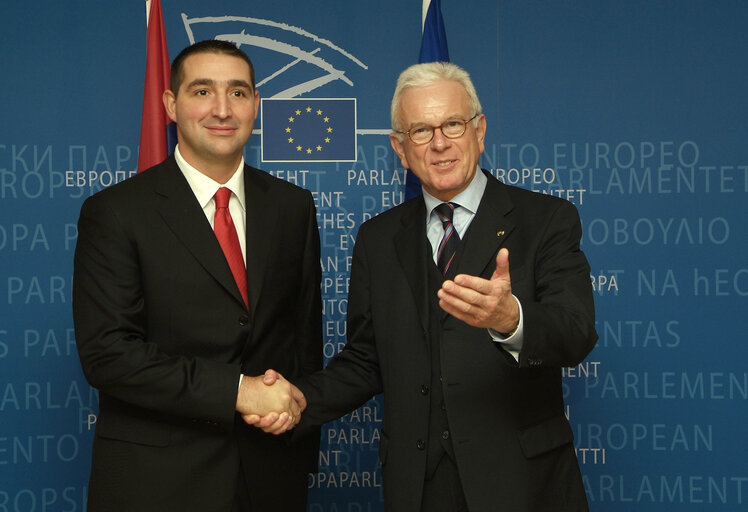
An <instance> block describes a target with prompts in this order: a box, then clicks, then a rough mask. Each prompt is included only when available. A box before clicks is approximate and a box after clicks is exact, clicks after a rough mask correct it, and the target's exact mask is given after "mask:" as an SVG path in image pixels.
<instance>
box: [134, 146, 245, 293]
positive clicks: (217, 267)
mask: <svg viewBox="0 0 748 512" xmlns="http://www.w3.org/2000/svg"><path fill="white" fill-rule="evenodd" d="M156 170H158V172H159V178H158V184H157V190H156V193H157V194H158V195H159V196H161V197H162V198H163V200H162V201H161V202H160V205H159V213H160V214H161V216H162V218H163V219H164V221H165V222H166V223H167V224H168V225H169V227H170V228H171V229H172V231H174V233H175V234H176V236H177V237H178V238H179V239H180V240H181V241H182V243H183V244H184V246H185V248H186V249H187V250H188V251H189V252H190V253H191V254H192V255H193V256H194V257H195V259H197V260H198V261H199V262H200V264H201V265H202V266H203V268H205V270H206V271H207V272H208V273H209V274H211V275H212V276H213V277H214V278H215V279H216V281H218V283H219V284H220V285H221V286H223V287H224V288H226V290H228V291H229V292H230V293H231V294H232V295H233V296H234V297H235V299H236V300H238V301H239V302H240V303H241V304H244V300H243V299H242V297H241V294H240V293H239V288H237V286H236V282H235V281H234V277H233V275H232V274H231V269H230V268H229V265H228V263H227V262H226V258H225V256H224V255H223V251H222V250H221V246H220V245H219V244H218V240H217V239H216V237H215V234H214V233H213V230H212V229H211V228H210V223H209V222H208V219H207V218H206V217H205V213H204V212H203V210H202V208H201V207H200V205H199V204H198V202H197V199H196V198H195V194H193V192H192V189H191V188H190V185H189V184H188V183H187V180H186V179H185V178H184V175H183V174H182V172H181V171H180V170H179V167H178V166H177V163H176V161H175V160H174V157H173V156H171V157H169V159H167V160H166V161H165V162H164V163H163V164H162V165H161V166H160V167H158V168H157V169H153V170H152V171H149V172H153V171H156Z"/></svg>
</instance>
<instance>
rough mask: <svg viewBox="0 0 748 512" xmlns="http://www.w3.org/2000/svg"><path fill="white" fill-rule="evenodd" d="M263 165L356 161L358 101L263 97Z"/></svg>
mask: <svg viewBox="0 0 748 512" xmlns="http://www.w3.org/2000/svg"><path fill="white" fill-rule="evenodd" d="M261 105H262V111H261V116H260V124H261V128H262V161H263V162H355V161H356V99H355V98H332V99H331V98H325V99H323V98H286V99H280V98H278V99H276V98H263V99H262V100H261Z"/></svg>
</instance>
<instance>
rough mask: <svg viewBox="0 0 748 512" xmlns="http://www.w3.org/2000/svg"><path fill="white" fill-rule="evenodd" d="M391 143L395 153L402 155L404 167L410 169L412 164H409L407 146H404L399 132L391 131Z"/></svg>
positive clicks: (401, 160)
mask: <svg viewBox="0 0 748 512" xmlns="http://www.w3.org/2000/svg"><path fill="white" fill-rule="evenodd" d="M390 144H391V145H392V149H394V150H395V153H397V156H399V157H400V163H402V164H403V167H404V168H405V169H410V166H408V159H407V158H406V157H405V148H404V147H403V143H402V141H401V140H400V139H398V134H397V133H390Z"/></svg>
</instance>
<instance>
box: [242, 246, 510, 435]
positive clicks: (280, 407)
mask: <svg viewBox="0 0 748 512" xmlns="http://www.w3.org/2000/svg"><path fill="white" fill-rule="evenodd" d="M438 296H439V306H440V307H441V308H442V309H443V310H444V311H446V312H447V313H449V314H451V315H452V316H454V317H455V318H458V319H459V320H462V321H463V322H465V323H467V324H469V325H472V326H473V327H482V328H489V329H493V330H494V331H496V332H512V331H513V330H514V329H516V327H517V324H518V322H519V306H518V305H517V302H516V301H515V300H514V298H513V297H512V286H511V278H510V275H509V251H507V250H506V249H501V250H500V251H499V253H498V254H497V256H496V269H495V270H494V273H493V275H492V276H491V278H490V279H482V278H479V277H475V276H469V275H465V274H460V275H458V276H456V277H455V279H454V281H451V280H447V281H444V283H443V284H442V288H441V289H440V290H439V292H438ZM236 403H237V405H236V410H237V411H238V412H239V413H240V414H241V415H242V418H243V419H244V421H245V422H246V423H247V424H248V425H253V426H255V427H257V428H260V429H262V430H263V431H264V432H266V433H270V434H275V435H278V434H282V433H284V432H286V431H288V430H290V429H292V428H294V427H295V426H296V425H297V424H298V423H299V421H300V420H301V413H302V412H303V411H304V409H306V405H307V404H306V398H304V394H303V393H302V392H301V391H300V390H299V388H297V387H296V386H294V385H293V384H291V383H290V382H289V381H287V380H286V379H285V378H284V377H283V376H282V375H281V374H280V373H278V372H276V371H275V370H272V369H271V370H267V371H266V372H265V374H264V375H259V376H256V377H250V376H247V375H245V376H244V378H243V379H242V383H241V386H240V387H239V395H238V397H237V402H236Z"/></svg>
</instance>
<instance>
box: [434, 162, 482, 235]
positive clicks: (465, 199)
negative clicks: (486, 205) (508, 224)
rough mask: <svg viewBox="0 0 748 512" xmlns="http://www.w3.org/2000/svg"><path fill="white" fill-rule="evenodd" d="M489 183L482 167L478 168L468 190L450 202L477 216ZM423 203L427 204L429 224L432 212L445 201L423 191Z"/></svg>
mask: <svg viewBox="0 0 748 512" xmlns="http://www.w3.org/2000/svg"><path fill="white" fill-rule="evenodd" d="M487 183H488V180H487V179H486V176H485V175H484V174H483V171H481V169H480V167H477V169H476V171H475V176H473V179H472V180H471V181H470V184H469V185H468V186H467V188H465V190H463V191H462V192H460V193H459V194H457V195H456V196H454V197H453V198H452V199H450V200H449V202H450V203H457V204H459V205H460V206H462V207H463V208H465V209H467V210H469V211H470V213H471V214H473V215H475V213H476V212H477V211H478V206H479V205H480V200H481V199H482V198H483V192H484V191H485V190H486V184H487ZM423 201H424V203H426V222H427V223H428V220H429V217H430V215H431V212H432V211H433V210H434V208H436V207H437V206H438V205H440V204H441V203H443V202H444V201H442V200H441V199H437V198H435V197H434V196H432V195H431V194H429V193H428V192H426V191H425V190H423Z"/></svg>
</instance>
